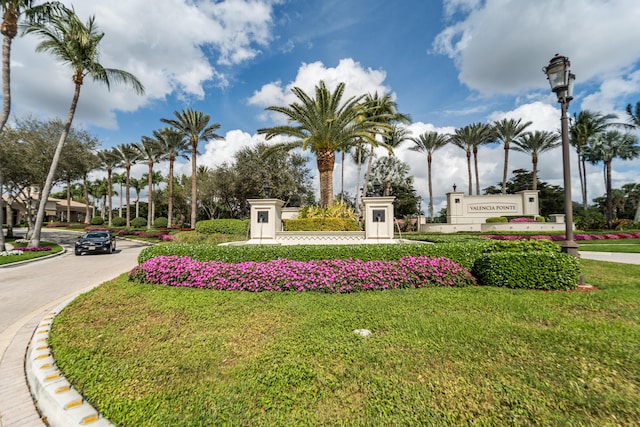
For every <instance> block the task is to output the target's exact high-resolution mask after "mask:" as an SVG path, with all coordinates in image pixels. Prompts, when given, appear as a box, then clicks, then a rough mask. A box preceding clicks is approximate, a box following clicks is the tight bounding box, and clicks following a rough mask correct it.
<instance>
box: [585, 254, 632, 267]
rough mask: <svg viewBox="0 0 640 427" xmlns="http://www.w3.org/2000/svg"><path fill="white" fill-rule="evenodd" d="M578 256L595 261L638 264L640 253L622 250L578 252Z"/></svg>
mask: <svg viewBox="0 0 640 427" xmlns="http://www.w3.org/2000/svg"><path fill="white" fill-rule="evenodd" d="M580 258H583V259H592V260H595V261H608V262H619V263H622V264H638V265H640V254H628V253H622V252H591V251H582V252H580Z"/></svg>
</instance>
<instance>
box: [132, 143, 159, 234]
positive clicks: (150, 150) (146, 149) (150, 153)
mask: <svg viewBox="0 0 640 427" xmlns="http://www.w3.org/2000/svg"><path fill="white" fill-rule="evenodd" d="M133 149H134V150H136V151H137V152H138V158H139V159H140V160H144V161H146V162H147V166H148V167H149V173H147V187H149V193H148V196H147V207H148V208H147V228H149V229H150V228H152V227H153V210H152V209H151V198H152V197H153V165H154V163H157V162H159V161H161V160H164V158H163V156H164V152H163V150H162V146H161V145H160V142H158V141H157V140H155V139H153V138H149V137H148V136H143V137H142V141H141V142H139V143H137V144H133Z"/></svg>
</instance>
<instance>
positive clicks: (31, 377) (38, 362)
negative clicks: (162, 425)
mask: <svg viewBox="0 0 640 427" xmlns="http://www.w3.org/2000/svg"><path fill="white" fill-rule="evenodd" d="M73 299H75V297H74V298H71V299H69V300H67V301H65V302H63V303H62V304H60V305H59V306H57V307H55V308H54V309H53V310H51V311H50V312H49V314H48V315H47V316H45V317H44V318H43V319H42V320H41V321H40V323H39V324H38V327H37V328H36V330H35V332H34V333H33V336H32V338H31V341H30V343H29V347H28V349H27V355H26V358H25V371H26V374H27V382H28V383H29V387H30V389H31V394H32V396H33V400H34V402H35V404H36V406H37V408H38V410H39V411H40V413H41V415H42V420H43V421H44V422H45V423H46V424H47V425H49V426H51V427H65V426H84V425H90V426H96V427H113V424H111V423H110V422H109V420H107V419H106V418H104V417H103V416H102V415H101V414H100V413H99V412H98V411H97V410H96V409H95V408H94V407H93V406H91V405H90V404H89V403H88V402H87V401H86V400H84V397H82V395H81V394H80V393H78V392H77V391H76V390H75V389H74V388H73V387H72V386H71V384H70V383H69V381H68V380H67V379H66V378H65V377H64V375H62V372H60V370H59V369H58V367H57V366H56V363H55V360H54V359H53V355H52V354H51V348H50V347H49V344H48V340H49V332H50V331H51V324H52V323H53V319H54V318H55V316H56V315H57V314H58V313H60V311H62V309H63V308H64V307H65V306H66V305H67V304H69V303H70V302H71V301H73Z"/></svg>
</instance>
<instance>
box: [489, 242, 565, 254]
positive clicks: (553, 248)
mask: <svg viewBox="0 0 640 427" xmlns="http://www.w3.org/2000/svg"><path fill="white" fill-rule="evenodd" d="M530 251H538V252H560V246H558V245H557V244H556V243H554V242H553V241H551V240H546V239H544V240H542V239H541V240H536V239H533V240H491V241H490V242H488V243H487V244H486V245H485V247H484V253H489V252H530Z"/></svg>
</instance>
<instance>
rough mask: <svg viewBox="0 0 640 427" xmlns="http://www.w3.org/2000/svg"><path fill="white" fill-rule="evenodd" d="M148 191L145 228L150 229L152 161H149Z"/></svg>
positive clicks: (151, 219)
mask: <svg viewBox="0 0 640 427" xmlns="http://www.w3.org/2000/svg"><path fill="white" fill-rule="evenodd" d="M147 186H148V187H149V193H148V195H147V230H150V229H151V226H152V222H153V210H152V209H151V199H152V198H153V162H151V161H150V162H149V177H148V178H147Z"/></svg>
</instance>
